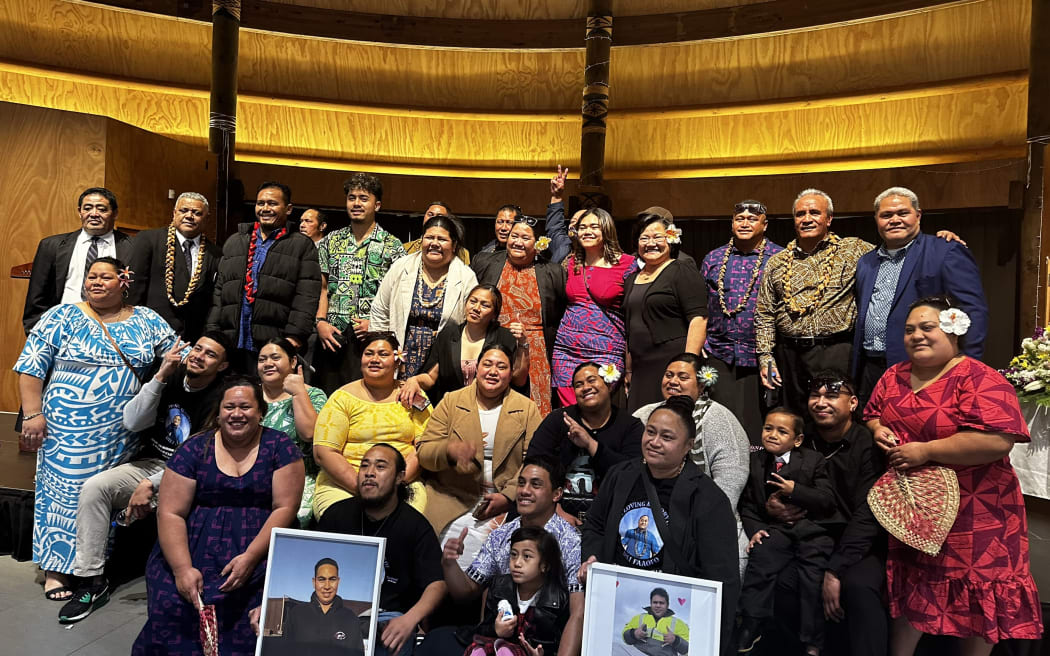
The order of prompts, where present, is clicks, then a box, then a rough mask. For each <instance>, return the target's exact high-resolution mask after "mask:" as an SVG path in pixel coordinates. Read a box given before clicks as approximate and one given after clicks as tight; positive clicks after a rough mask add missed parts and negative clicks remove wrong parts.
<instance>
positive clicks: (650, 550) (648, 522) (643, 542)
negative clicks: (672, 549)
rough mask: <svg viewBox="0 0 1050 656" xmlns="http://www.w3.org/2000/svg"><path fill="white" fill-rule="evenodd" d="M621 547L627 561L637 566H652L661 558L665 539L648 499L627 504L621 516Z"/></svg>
mask: <svg viewBox="0 0 1050 656" xmlns="http://www.w3.org/2000/svg"><path fill="white" fill-rule="evenodd" d="M619 532H620V547H621V548H622V549H623V555H624V557H625V558H626V559H627V562H629V563H631V564H632V565H634V566H635V567H650V566H652V565H653V564H655V563H657V562H658V561H659V560H660V557H661V552H662V551H663V548H664V541H663V539H662V538H661V537H660V530H659V529H658V528H657V527H656V522H655V521H654V520H653V511H652V510H651V509H650V508H649V502H647V501H635V502H633V503H629V504H627V506H626V507H624V509H623V515H622V516H621V517H620V525H619Z"/></svg>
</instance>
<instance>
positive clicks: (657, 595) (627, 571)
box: [582, 563, 722, 656]
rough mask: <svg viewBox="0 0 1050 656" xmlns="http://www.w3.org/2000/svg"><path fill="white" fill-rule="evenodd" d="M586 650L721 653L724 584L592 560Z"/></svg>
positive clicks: (617, 654)
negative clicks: (720, 634)
mask: <svg viewBox="0 0 1050 656" xmlns="http://www.w3.org/2000/svg"><path fill="white" fill-rule="evenodd" d="M585 608H586V611H585V613H584V620H583V652H582V656H610V655H611V656H686V655H687V654H688V656H717V655H718V648H719V633H720V631H721V618H722V584H721V583H720V582H719V581H706V580H704V579H693V578H689V577H686V576H675V575H672V574H664V573H663V572H649V571H646V570H640V569H633V568H630V567H621V566H618V565H606V564H604V563H594V564H593V565H591V568H590V570H589V571H588V573H587V596H586V600H585Z"/></svg>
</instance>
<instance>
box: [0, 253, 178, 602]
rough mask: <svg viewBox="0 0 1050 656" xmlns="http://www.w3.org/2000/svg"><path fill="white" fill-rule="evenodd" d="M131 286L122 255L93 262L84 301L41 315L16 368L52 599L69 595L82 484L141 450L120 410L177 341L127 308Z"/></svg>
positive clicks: (36, 523) (38, 545) (144, 314)
mask: <svg viewBox="0 0 1050 656" xmlns="http://www.w3.org/2000/svg"><path fill="white" fill-rule="evenodd" d="M130 282H131V276H130V272H129V271H128V270H127V269H126V268H125V267H124V265H123V263H121V262H120V261H119V260H117V259H116V258H111V257H100V258H99V259H97V260H96V261H95V262H94V263H93V264H92V265H91V268H90V270H89V271H88V273H87V275H86V276H85V281H84V290H85V299H86V300H85V301H84V302H82V303H75V304H66V305H58V306H55V307H53V308H51V309H50V310H48V311H47V312H45V313H44V315H43V316H42V317H40V321H39V322H37V324H36V326H35V327H34V328H33V331H32V332H31V333H29V337H28V338H27V339H26V344H25V348H23V349H22V354H21V355H20V356H19V358H18V362H17V363H16V364H15V367H14V369H15V371H17V372H18V373H19V374H21V376H19V381H18V388H19V392H20V394H21V397H22V408H23V409H24V412H25V420H24V421H23V423H22V442H23V445H24V446H25V447H26V448H29V449H32V450H36V451H37V473H36V496H35V501H34V513H33V561H34V562H36V563H39V564H40V568H41V569H42V570H44V574H45V581H44V593H45V595H46V596H47V597H48V598H49V599H55V600H65V599H68V598H69V596H70V595H71V594H72V593H71V591H70V590H69V589H68V585H69V578H68V577H69V576H70V575H71V574H72V572H73V557H74V555H75V549H76V511H77V501H78V499H79V497H80V488H81V486H82V485H83V483H84V481H86V480H87V479H88V478H91V477H92V476H94V475H95V474H97V473H99V472H102V471H104V470H106V469H109V468H111V467H114V466H116V465H119V464H121V463H123V462H125V461H127V460H129V459H130V458H131V457H133V456H134V455H135V453H136V452H137V451H138V446H139V441H138V435H137V434H135V433H132V432H131V431H129V430H127V429H126V428H124V425H123V423H122V421H121V420H122V418H123V413H124V406H125V405H126V404H127V403H128V401H130V400H131V399H132V397H134V396H135V394H136V393H137V392H138V391H139V387H140V386H141V385H140V378H141V377H144V376H145V375H146V373H147V371H148V370H149V368H150V367H151V365H152V364H153V362H154V360H155V359H156V358H158V357H160V356H162V355H163V354H164V353H165V352H167V351H168V349H170V348H171V347H172V345H173V344H174V343H175V334H174V332H173V331H172V329H171V327H170V326H168V324H167V323H166V322H165V321H164V319H162V318H161V317H160V315H158V314H157V313H156V312H154V311H153V310H151V309H149V308H147V307H136V306H132V305H125V304H124V299H123V292H124V290H125V289H126V288H127V286H128V284H130ZM118 348H119V350H118ZM49 375H50V379H48V376H49ZM45 380H46V381H47V384H46V386H45ZM63 588H65V589H63Z"/></svg>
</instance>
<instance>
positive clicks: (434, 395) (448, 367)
mask: <svg viewBox="0 0 1050 656" xmlns="http://www.w3.org/2000/svg"><path fill="white" fill-rule="evenodd" d="M490 344H502V345H503V346H504V347H506V348H507V349H508V350H509V351H510V352H511V353H514V352H515V351H516V350H517V348H518V340H516V339H514V335H511V334H510V331H509V330H507V329H506V328H503V327H502V326H499V325H496V322H495V321H493V322H492V323H490V324H489V329H488V332H487V333H486V334H485V343H484V344H482V346H481V350H482V352H484V351H485V349H486V348H487V347H488V346H489V345H490ZM462 353H463V324H462V323H452V322H449V323H448V324H446V325H445V327H444V328H442V329H441V332H439V333H438V334H437V337H435V338H434V343H433V344H432V345H431V346H430V354H429V355H428V356H427V361H426V363H425V364H424V365H423V371H430V369H431V368H432V367H433V366H434V365H438V379H437V383H436V384H435V385H434V386H433V387H431V388H430V390H429V391H428V392H427V397H428V398H429V399H430V402H431V403H432V404H433V405H434V406H435V407H436V406H437V404H438V403H440V402H441V399H442V398H443V397H444V396H445V394H447V393H448V392H452V391H455V390H458V389H460V388H462V387H465V384H464V382H463V369H462V367H461V363H460V361H461V359H462V355H461V354H462ZM515 390H516V391H520V390H517V388H515Z"/></svg>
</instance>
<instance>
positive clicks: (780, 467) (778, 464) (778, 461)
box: [777, 458, 784, 471]
mask: <svg viewBox="0 0 1050 656" xmlns="http://www.w3.org/2000/svg"><path fill="white" fill-rule="evenodd" d="M783 468H784V461H783V460H781V459H780V458H777V471H780V470H781V469H783Z"/></svg>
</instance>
